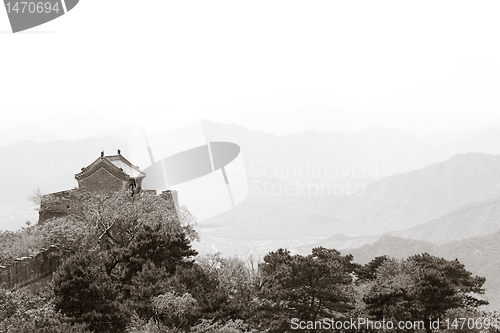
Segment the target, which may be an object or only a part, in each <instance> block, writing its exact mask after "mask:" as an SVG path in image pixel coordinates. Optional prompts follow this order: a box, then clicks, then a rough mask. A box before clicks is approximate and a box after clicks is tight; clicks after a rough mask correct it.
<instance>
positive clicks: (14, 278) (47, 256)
mask: <svg viewBox="0 0 500 333" xmlns="http://www.w3.org/2000/svg"><path fill="white" fill-rule="evenodd" d="M104 171H106V172H104ZM132 174H133V175H134V177H132V176H130V175H132ZM144 177H145V174H144V173H143V172H141V171H140V170H139V169H138V168H137V167H136V166H134V165H132V164H131V163H130V162H129V161H127V160H126V159H125V158H124V157H123V156H121V154H120V150H118V155H113V156H104V152H102V153H101V157H100V158H98V159H97V160H96V161H94V162H93V163H92V164H90V165H89V166H88V167H86V168H82V172H80V173H78V174H76V175H75V178H76V179H77V181H78V185H79V188H80V189H84V190H86V191H90V192H108V193H109V192H116V191H117V190H120V189H126V190H131V194H132V195H133V194H135V193H138V192H154V193H156V191H155V190H142V189H141V186H140V185H141V181H142V178H144ZM131 184H132V186H131ZM74 191H75V190H68V191H61V192H57V193H51V194H48V195H45V196H43V197H42V201H41V203H40V209H39V220H38V223H39V224H42V223H44V222H45V221H47V220H49V219H52V218H58V217H63V216H67V215H71V214H76V215H78V213H79V211H80V210H81V209H82V208H81V205H80V204H79V202H78V200H76V198H75V196H74V195H73V194H74ZM160 196H161V197H163V198H164V199H165V200H167V201H168V203H169V209H173V210H174V212H177V211H178V197H177V191H169V190H167V191H163V192H162V193H161V194H160ZM56 254H57V247H56V246H51V247H49V248H47V249H40V251H39V252H38V253H37V254H35V255H32V256H29V257H22V258H18V259H15V260H14V261H13V262H11V263H9V264H6V265H4V266H2V265H0V287H3V288H7V289H13V288H26V289H28V290H30V291H32V292H37V291H39V290H40V289H41V288H42V287H44V286H46V285H47V284H48V283H49V282H50V281H51V279H52V275H53V273H54V272H55V271H56V270H57V268H58V267H59V264H60V258H59V256H57V255H56Z"/></svg>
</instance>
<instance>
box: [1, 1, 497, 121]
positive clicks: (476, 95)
mask: <svg viewBox="0 0 500 333" xmlns="http://www.w3.org/2000/svg"><path fill="white" fill-rule="evenodd" d="M499 10H500V2H498V1H481V2H476V1H467V2H462V1H413V2H409V1H331V0H329V1H305V0H304V1H291V0H286V1H274V0H271V1H270V0H266V1H256V0H252V1H245V2H243V1H234V0H232V1H212V0H209V1H207V0H204V1H165V0H149V1H146V2H141V1H132V0H106V1H99V0H80V4H79V5H78V6H77V7H76V8H75V9H74V10H72V11H71V12H70V13H68V14H66V15H64V16H63V17H61V18H59V19H57V20H55V21H53V22H50V23H48V24H46V25H43V26H40V27H37V28H34V29H33V30H30V31H31V32H32V33H25V34H15V35H13V34H10V33H8V31H9V29H10V26H9V23H8V19H7V15H6V13H5V11H3V10H0V30H1V31H2V33H0V45H1V46H0V47H1V50H2V52H1V56H0V60H1V61H0V92H1V93H0V94H1V95H0V112H1V116H0V119H3V118H33V117H41V116H47V115H51V114H53V113H55V112H61V111H64V112H68V113H73V114H82V113H84V112H87V111H97V112H99V113H102V114H104V115H106V116H108V117H111V116H116V117H120V118H122V119H127V120H129V121H137V122H140V123H143V124H144V123H146V124H147V123H149V124H151V125H155V126H157V127H158V126H163V125H162V124H164V126H165V127H166V128H170V127H172V126H175V125H177V124H179V125H180V124H183V123H188V122H191V121H196V120H198V119H201V118H210V119H213V120H217V121H227V122H235V123H240V124H251V123H252V122H255V121H257V120H258V119H262V118H266V117H267V118H270V117H273V116H276V115H279V114H283V113H284V112H286V111H291V110H294V109H297V108H299V107H301V106H303V105H307V104H309V103H314V102H322V103H325V104H327V105H330V106H334V107H338V108H346V109H363V110H374V111H387V112H405V111H409V110H418V109H430V110H441V111H448V112H452V113H463V112H478V111H485V112H491V113H498V114H499V115H500V98H499V91H500V43H499V40H500V39H499V37H500V36H499V35H500V20H499V19H498V17H499V15H500V11H499ZM34 32H50V33H34ZM157 113H162V114H163V115H164V116H163V117H157V116H156V114H157ZM162 122H163V123H162ZM62 125H63V124H62Z"/></svg>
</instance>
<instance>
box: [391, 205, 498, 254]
mask: <svg viewBox="0 0 500 333" xmlns="http://www.w3.org/2000/svg"><path fill="white" fill-rule="evenodd" d="M498 230H500V199H499V198H495V199H488V200H484V201H479V202H472V203H470V204H467V205H464V206H462V207H460V208H459V209H457V210H454V211H452V212H450V213H448V214H446V215H444V216H442V217H440V218H438V219H435V220H432V221H429V222H426V223H423V224H420V225H417V226H415V227H413V228H410V229H408V230H405V231H400V232H392V233H390V234H391V235H393V236H400V237H404V238H411V239H417V240H424V241H428V242H432V243H436V244H444V243H449V242H452V241H456V240H462V239H466V238H471V237H475V236H484V235H489V234H492V233H494V232H496V231H498Z"/></svg>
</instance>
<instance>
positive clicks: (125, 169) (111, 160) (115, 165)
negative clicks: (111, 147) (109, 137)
mask: <svg viewBox="0 0 500 333" xmlns="http://www.w3.org/2000/svg"><path fill="white" fill-rule="evenodd" d="M101 167H104V169H106V170H107V171H109V172H110V173H111V174H113V175H114V176H115V177H117V178H119V179H122V180H128V179H129V178H144V177H146V174H145V173H144V172H142V171H141V170H140V169H139V168H138V167H137V166H135V165H132V163H130V162H129V161H128V160H127V159H126V158H125V157H123V156H122V155H121V154H118V155H111V156H102V155H101V157H99V158H98V159H97V160H95V161H94V162H92V163H91V164H90V165H89V166H87V167H85V168H82V171H81V172H80V173H77V174H76V175H75V178H76V180H81V179H84V178H87V177H88V176H90V175H91V174H93V173H94V172H95V171H97V170H99V168H101Z"/></svg>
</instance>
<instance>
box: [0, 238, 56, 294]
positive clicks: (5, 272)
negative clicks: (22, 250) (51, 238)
mask: <svg viewBox="0 0 500 333" xmlns="http://www.w3.org/2000/svg"><path fill="white" fill-rule="evenodd" d="M56 251H57V248H56V247H55V246H51V247H50V248H48V249H41V250H40V252H39V253H38V254H36V255H33V256H30V257H23V258H19V259H16V260H14V262H12V263H11V264H10V265H7V266H0V285H3V286H4V287H5V288H8V289H11V288H23V287H29V288H30V289H32V290H33V291H36V290H37V289H38V290H39V289H40V288H41V287H42V286H43V285H45V284H47V283H48V282H49V281H50V279H51V277H52V274H53V273H54V272H55V271H56V270H57V268H58V267H59V263H60V262H59V257H58V256H55V255H54V254H55V252H56Z"/></svg>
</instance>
